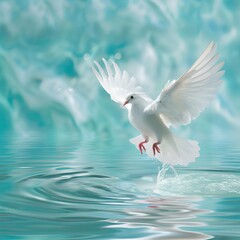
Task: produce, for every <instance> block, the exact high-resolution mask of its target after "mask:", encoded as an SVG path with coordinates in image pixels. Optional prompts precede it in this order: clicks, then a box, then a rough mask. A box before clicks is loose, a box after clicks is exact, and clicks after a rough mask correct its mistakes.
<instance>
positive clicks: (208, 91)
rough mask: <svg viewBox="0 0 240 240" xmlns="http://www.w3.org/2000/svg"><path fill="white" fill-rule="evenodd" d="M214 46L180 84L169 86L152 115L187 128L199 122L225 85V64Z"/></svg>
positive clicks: (208, 49)
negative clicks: (196, 121) (192, 123)
mask: <svg viewBox="0 0 240 240" xmlns="http://www.w3.org/2000/svg"><path fill="white" fill-rule="evenodd" d="M218 59H219V55H218V54H216V45H215V44H214V43H213V42H211V43H210V44H209V46H208V47H207V49H206V50H205V51H204V52H203V53H202V55H201V56H200V57H199V58H198V60H197V61H196V62H195V63H194V64H193V66H192V67H191V68H190V69H189V70H188V71H187V72H186V73H184V74H183V75H182V76H181V77H180V78H179V79H178V80H174V81H172V82H168V83H167V84H166V86H165V87H164V88H163V90H162V92H161V93H160V95H159V96H158V97H157V99H156V100H155V101H154V102H153V103H152V104H151V105H149V106H147V107H146V109H145V112H147V113H149V114H153V113H157V112H158V113H159V114H162V115H163V117H164V118H165V119H167V121H168V122H169V123H171V124H172V125H175V126H176V125H181V124H183V125H185V124H188V123H190V122H191V121H192V120H193V119H195V118H197V117H198V116H199V114H200V113H201V111H203V109H204V108H206V107H207V106H208V105H209V103H210V101H211V100H212V98H213V97H214V96H215V94H216V92H217V91H218V89H219V86H220V84H221V80H220V79H221V77H222V76H223V74H224V71H221V68H222V67H223V65H224V63H223V62H220V63H218V64H217V61H218Z"/></svg>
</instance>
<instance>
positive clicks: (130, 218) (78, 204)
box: [0, 136, 240, 240]
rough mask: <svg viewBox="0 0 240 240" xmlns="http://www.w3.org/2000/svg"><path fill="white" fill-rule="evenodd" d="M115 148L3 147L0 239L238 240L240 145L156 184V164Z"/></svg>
mask: <svg viewBox="0 0 240 240" xmlns="http://www.w3.org/2000/svg"><path fill="white" fill-rule="evenodd" d="M121 141H122V143H123V144H122V145H121V146H120V145H119V144H115V143H114V141H109V140H104V141H103V142H101V143H99V142H97V141H89V142H86V141H82V140H81V139H79V138H78V137H76V136H75V137H74V136H72V138H71V139H68V138H67V139H61V140H59V139H58V140H54V139H46V138H43V137H31V138H26V139H22V138H21V139H19V138H7V139H2V140H1V152H0V153H1V170H0V184H1V199H0V222H1V224H0V236H1V239H44V240H45V239H130V238H131V239H211V238H213V237H215V239H239V236H240V230H239V224H240V217H239V216H240V204H239V202H240V174H239V170H240V164H239V156H240V150H239V145H235V144H233V143H232V142H230V143H229V142H228V143H226V142H222V143H221V144H219V146H218V147H208V146H205V147H204V150H203V154H202V156H201V158H200V159H198V162H196V163H194V164H192V165H191V166H190V167H188V168H176V170H177V171H178V174H179V176H178V178H174V176H173V175H172V173H171V172H170V171H169V174H168V175H167V176H166V177H165V179H164V180H163V181H162V182H161V183H160V184H157V182H156V178H157V174H158V167H160V164H159V163H158V162H156V161H155V160H152V159H148V158H147V157H146V156H141V155H140V154H139V153H137V152H136V150H135V147H134V146H131V147H129V145H128V143H127V144H126V142H127V139H124V138H123V139H121ZM226 148H227V151H226V150H225V149H226ZM144 237H146V238H144Z"/></svg>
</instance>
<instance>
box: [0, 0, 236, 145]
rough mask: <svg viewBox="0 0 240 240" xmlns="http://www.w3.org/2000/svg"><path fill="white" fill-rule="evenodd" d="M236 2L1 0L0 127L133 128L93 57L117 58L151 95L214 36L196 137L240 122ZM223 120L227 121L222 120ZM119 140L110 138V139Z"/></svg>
mask: <svg viewBox="0 0 240 240" xmlns="http://www.w3.org/2000/svg"><path fill="white" fill-rule="evenodd" d="M239 9H240V2H239V1H237V0H236V1H234V0H232V1H228V0H225V1H223V0H220V1H200V0H198V1H182V0H179V1H174V0H172V1H157V0H149V1H138V0H132V1H126V0H121V1H110V0H104V1H103V0H92V1H90V0H89V1H69V0H58V1H48V0H41V1H37V0H24V1H14V0H1V1H0V123H1V124H0V133H1V134H2V133H6V132H11V133H14V134H20V135H21V134H24V135H28V134H30V135H31V134H36V133H41V134H54V135H59V134H65V133H67V134H70V133H77V134H79V135H81V136H82V137H88V138H89V137H93V138H94V137H99V136H101V135H104V136H106V135H107V136H108V135H109V136H115V137H116V136H118V135H120V134H123V131H122V129H123V128H124V134H125V135H126V136H128V137H131V136H134V133H133V131H134V130H132V127H131V126H130V125H129V124H128V123H127V114H126V112H125V111H122V110H121V109H120V108H119V107H118V106H117V105H116V104H115V103H113V102H112V101H110V100H109V98H108V96H107V94H106V93H105V92H104V91H103V90H102V89H101V86H100V85H99V83H98V81H97V79H96V78H95V76H94V75H93V73H92V71H91V68H90V65H91V63H92V60H94V59H95V60H100V59H101V58H102V57H105V58H107V59H109V58H112V59H115V60H116V61H117V63H118V64H119V65H120V67H121V68H122V69H126V70H127V71H128V72H129V73H130V74H131V75H133V76H135V77H136V78H137V79H138V81H139V83H140V84H141V85H142V86H144V88H145V89H146V91H147V93H148V94H149V95H150V96H152V97H156V96H157V95H158V94H159V92H160V90H161V88H162V87H163V86H164V84H165V83H166V81H167V80H172V79H175V78H178V77H179V76H180V75H181V74H182V73H183V72H184V71H185V70H187V69H188V68H189V67H190V66H191V64H192V63H193V61H194V60H195V59H196V58H197V57H198V56H199V54H200V53H201V52H202V51H203V50H204V49H205V48H206V46H207V45H208V44H209V42H210V41H212V40H214V41H215V42H216V43H217V45H218V51H219V53H220V55H221V59H222V60H223V61H224V62H225V67H224V69H225V70H226V74H225V75H224V78H223V80H224V83H223V85H222V87H221V90H220V92H219V94H218V97H217V98H216V100H215V101H214V102H213V103H212V105H211V107H210V108H209V109H208V110H207V111H205V112H204V113H203V114H202V115H201V117H200V118H199V119H198V120H196V121H194V123H193V124H192V126H191V127H190V128H189V127H187V128H186V129H184V131H183V132H184V133H185V134H186V135H191V133H192V132H194V135H193V136H194V138H196V139H198V138H201V136H202V137H203V138H205V137H206V135H207V136H208V137H209V138H216V139H219V137H221V138H224V137H226V135H230V133H233V134H236V132H237V131H236V129H239V120H238V119H239V102H240V98H239V83H240V80H239V71H240V70H239V69H240V68H239V62H240V55H239V47H240V41H239V39H240V35H239V22H240V15H239ZM223 126H224V128H223ZM114 141H117V138H116V139H115V140H114Z"/></svg>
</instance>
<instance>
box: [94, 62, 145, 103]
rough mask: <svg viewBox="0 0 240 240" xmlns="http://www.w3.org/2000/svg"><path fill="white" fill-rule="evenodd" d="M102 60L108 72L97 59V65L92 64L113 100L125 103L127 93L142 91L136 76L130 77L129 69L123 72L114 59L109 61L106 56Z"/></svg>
mask: <svg viewBox="0 0 240 240" xmlns="http://www.w3.org/2000/svg"><path fill="white" fill-rule="evenodd" d="M102 60H103V63H104V65H105V68H106V72H105V71H104V70H103V68H102V67H101V65H100V64H99V63H98V62H97V61H94V63H95V65H96V67H94V66H92V69H93V72H94V74H95V75H96V77H97V79H98V81H99V82H100V84H101V85H102V87H103V88H104V89H105V90H106V92H107V93H109V94H110V96H111V99H112V100H113V101H115V102H117V103H119V104H123V103H124V101H125V98H126V97H127V95H129V94H130V93H132V92H139V91H141V88H140V87H139V86H138V85H137V83H136V80H135V78H134V77H130V76H129V74H128V72H127V71H123V72H121V70H120V69H119V67H118V65H117V64H116V63H115V62H114V61H113V60H110V61H109V62H108V61H106V60H105V59H104V58H103V59H102ZM111 65H112V66H111Z"/></svg>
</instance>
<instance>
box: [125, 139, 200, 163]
mask: <svg viewBox="0 0 240 240" xmlns="http://www.w3.org/2000/svg"><path fill="white" fill-rule="evenodd" d="M142 141H144V140H143V137H142V136H141V135H139V136H137V137H135V138H132V139H130V142H131V143H132V144H134V145H135V146H136V147H137V148H138V144H139V143H140V142H142ZM153 143H154V141H153V140H152V139H150V140H149V142H148V143H146V144H145V145H144V146H145V148H146V153H147V155H148V156H149V157H151V158H154V157H155V158H157V159H158V160H159V161H161V162H162V163H167V164H170V165H173V166H174V165H182V166H187V165H188V164H189V163H190V162H194V161H195V159H196V158H197V157H199V150H200V148H199V146H198V142H197V141H192V140H188V139H182V138H179V137H176V136H174V135H172V134H169V135H168V136H167V137H164V138H163V139H162V142H161V144H160V145H159V147H160V153H157V154H156V155H155V156H153V150H152V145H153Z"/></svg>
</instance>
